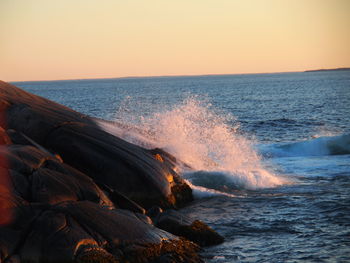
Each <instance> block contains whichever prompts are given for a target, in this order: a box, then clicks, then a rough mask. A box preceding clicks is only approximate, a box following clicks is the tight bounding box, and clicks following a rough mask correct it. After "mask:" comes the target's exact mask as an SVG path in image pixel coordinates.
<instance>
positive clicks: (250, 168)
mask: <svg viewBox="0 0 350 263" xmlns="http://www.w3.org/2000/svg"><path fill="white" fill-rule="evenodd" d="M121 113H122V112H121V111H119V114H121ZM118 119H119V120H123V124H117V125H116V127H117V128H113V125H114V124H113V123H109V124H105V123H103V122H102V123H100V126H101V127H102V128H103V129H105V130H107V131H108V132H111V133H112V134H115V135H117V136H119V137H121V138H123V139H125V140H128V141H130V142H132V143H136V144H139V145H141V146H143V147H147V148H154V147H159V148H162V149H164V150H166V151H168V152H169V153H171V154H173V155H174V156H175V157H176V158H178V159H179V160H182V161H183V162H185V163H186V164H188V165H189V166H190V167H192V168H193V170H194V171H202V173H203V172H204V173H206V177H207V179H206V181H207V185H203V184H202V185H201V186H202V187H206V188H212V189H215V187H213V185H214V183H215V182H216V181H218V180H221V183H222V184H223V185H222V186H223V187H222V189H219V190H220V191H222V190H224V189H225V187H226V188H227V189H228V190H230V189H229V188H237V187H239V188H248V189H255V188H261V187H274V186H278V185H282V184H284V183H286V182H287V180H286V179H284V178H282V177H279V176H277V175H275V174H273V173H272V172H270V171H268V170H267V169H266V168H265V167H264V166H263V164H262V161H261V158H260V156H259V155H258V154H257V152H256V151H255V150H254V148H253V146H252V141H250V140H248V139H247V138H245V137H244V136H243V135H240V134H238V133H237V132H236V131H237V129H238V125H235V126H232V125H229V123H232V120H234V117H233V116H232V115H230V114H222V113H220V114H218V113H216V112H215V110H213V107H212V105H210V104H209V103H207V102H205V101H204V102H203V101H199V100H197V99H196V98H193V97H191V98H188V99H186V100H185V101H183V102H182V103H180V104H179V105H175V106H173V107H172V108H170V109H168V110H164V111H161V112H157V113H154V114H153V115H151V116H148V117H143V116H140V118H139V120H138V121H136V122H135V116H133V117H132V118H130V121H128V118H127V117H125V116H122V117H120V116H119V117H118ZM183 172H186V171H183ZM202 177H203V176H202ZM222 178H225V180H223V179H222ZM197 179H198V178H197ZM189 180H193V178H192V179H191V178H189ZM195 181H196V180H193V182H195ZM197 181H198V180H197ZM194 184H195V183H194ZM216 188H218V187H216ZM228 192H230V191H228Z"/></svg>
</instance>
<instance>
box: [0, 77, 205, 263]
mask: <svg viewBox="0 0 350 263" xmlns="http://www.w3.org/2000/svg"><path fill="white" fill-rule="evenodd" d="M175 163H176V159H174V158H173V157H172V156H171V155H169V154H167V153H166V152H164V151H162V150H160V149H155V150H146V149H143V148H141V147H139V146H136V145H133V144H131V143H128V142H125V141H123V140H122V139H120V138H118V137H115V136H113V135H111V134H108V133H106V132H105V131H103V130H101V129H100V128H99V127H98V126H97V125H96V124H95V123H94V121H93V119H92V118H90V117H88V116H85V115H82V114H79V113H77V112H75V111H73V110H71V109H69V108H67V107H64V106H62V105H59V104H57V103H54V102H51V101H49V100H46V99H44V98H40V97H38V96H35V95H33V94H30V93H27V92H25V91H23V90H21V89H18V88H16V87H14V86H12V85H10V84H6V83H4V82H0V262H13V263H15V262H16V263H17V262H32V263H43V262H45V263H56V262H101V263H102V262H111V263H112V262H113V263H116V262H135V263H147V262H149V263H151V262H173V263H178V262H179V263H180V262H189V263H199V262H202V260H201V259H200V256H199V255H198V252H199V250H200V248H199V246H198V245H196V244H194V243H193V242H191V241H189V240H187V239H184V238H181V237H177V236H174V235H173V234H171V233H168V232H166V231H164V230H161V229H160V228H158V227H156V226H154V225H153V224H152V220H151V219H150V218H149V217H148V216H147V215H145V208H149V207H152V206H155V205H156V206H160V207H163V208H169V207H172V208H174V207H179V206H182V205H184V204H186V203H187V202H189V201H191V200H192V192H191V189H190V188H189V186H188V185H187V184H186V183H185V182H184V180H182V179H181V177H180V176H179V175H178V174H177V173H176V171H175ZM161 211H162V210H161Z"/></svg>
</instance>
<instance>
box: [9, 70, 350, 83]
mask: <svg viewBox="0 0 350 263" xmlns="http://www.w3.org/2000/svg"><path fill="white" fill-rule="evenodd" d="M334 70H350V67H338V68H319V69H305V70H296V71H273V72H251V73H223V74H220V73H208V74H179V75H177V74H174V75H131V76H122V77H97V78H95V77H92V78H89V77H87V78H72V79H41V80H10V81H6V82H8V83H18V82H49V81H79V80H103V79H106V80H108V79H137V78H170V77H206V76H208V77H210V76H232V75H263V74H283V73H308V72H318V71H334Z"/></svg>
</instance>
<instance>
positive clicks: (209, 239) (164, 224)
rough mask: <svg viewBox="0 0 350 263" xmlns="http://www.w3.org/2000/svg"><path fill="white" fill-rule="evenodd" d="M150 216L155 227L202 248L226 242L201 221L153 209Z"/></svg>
mask: <svg viewBox="0 0 350 263" xmlns="http://www.w3.org/2000/svg"><path fill="white" fill-rule="evenodd" d="M148 214H150V216H151V218H152V220H153V222H154V225H155V226H157V227H159V228H160V229H163V230H165V231H167V232H169V233H172V234H174V235H177V236H182V237H184V238H187V239H188V240H191V241H193V242H195V243H197V244H198V245H200V246H211V245H217V244H220V243H222V242H224V238H223V237H222V236H220V235H219V234H218V233H216V232H215V231H214V230H213V229H211V228H210V227H209V226H207V225H206V224H204V223H203V222H201V221H199V220H195V221H193V222H192V220H191V219H190V218H189V217H186V216H185V215H183V214H181V213H180V212H177V211H175V210H172V209H169V210H166V211H164V212H162V211H161V210H158V211H157V208H152V210H151V211H150V212H149V213H148Z"/></svg>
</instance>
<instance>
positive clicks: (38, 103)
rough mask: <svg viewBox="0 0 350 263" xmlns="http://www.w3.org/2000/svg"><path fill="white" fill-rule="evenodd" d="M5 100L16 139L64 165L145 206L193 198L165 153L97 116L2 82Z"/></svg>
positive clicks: (6, 119)
mask: <svg viewBox="0 0 350 263" xmlns="http://www.w3.org/2000/svg"><path fill="white" fill-rule="evenodd" d="M0 96H1V107H0V108H1V116H2V118H0V126H1V127H3V129H4V130H8V129H11V130H14V131H15V132H13V131H11V132H10V131H9V134H10V136H11V139H12V140H14V141H16V142H18V143H21V144H27V145H32V146H36V148H38V149H40V150H42V151H43V149H47V150H48V152H50V153H51V154H52V155H53V156H55V154H59V156H60V157H61V158H62V160H63V161H64V163H66V164H69V165H70V166H72V167H74V168H75V169H77V170H79V171H80V172H83V173H84V174H86V175H87V176H89V177H90V178H92V179H93V180H95V181H99V182H101V183H103V184H105V185H107V186H108V187H110V188H111V189H113V190H116V191H118V192H119V193H121V194H122V195H124V196H126V197H128V198H129V199H131V200H133V201H134V202H136V203H138V204H140V205H142V206H143V207H146V208H149V207H151V206H153V205H159V206H162V207H165V208H166V207H176V206H182V205H184V204H185V203H188V202H189V201H191V200H192V194H191V189H190V187H189V186H188V185H187V184H186V183H185V182H184V180H183V179H182V178H181V177H180V176H178V175H177V173H176V172H175V171H174V169H173V168H174V164H173V160H172V158H171V157H169V156H170V155H167V154H165V152H160V153H158V154H159V155H160V156H163V157H164V158H163V159H164V161H163V162H160V161H159V160H158V159H156V157H155V156H154V151H150V150H146V149H144V148H141V147H139V146H137V145H134V144H131V143H128V142H126V141H124V140H122V139H120V138H118V137H115V136H113V135H111V134H109V133H107V132H105V131H103V130H101V128H100V127H99V126H98V125H96V123H95V121H94V120H93V118H90V117H89V116H86V115H83V114H80V113H78V112H75V111H73V110H71V109H69V108H67V107H64V106H62V105H59V104H57V103H54V102H52V101H49V100H47V99H44V98H41V97H39V96H36V95H33V94H30V93H28V92H25V91H23V90H21V89H19V88H17V87H15V86H13V85H10V84H7V83H4V82H0ZM28 139H29V142H28ZM4 140H5V141H6V139H4ZM33 144H34V145H33Z"/></svg>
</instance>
